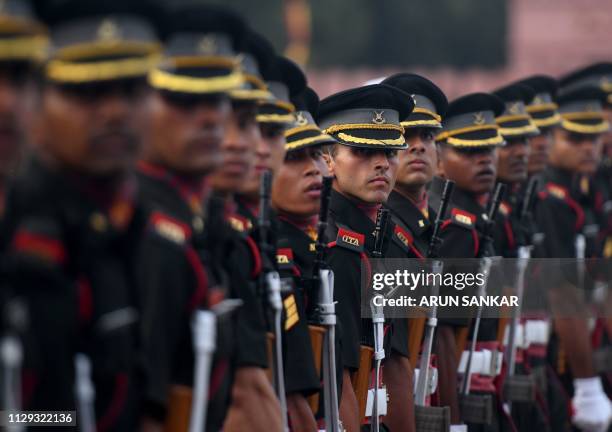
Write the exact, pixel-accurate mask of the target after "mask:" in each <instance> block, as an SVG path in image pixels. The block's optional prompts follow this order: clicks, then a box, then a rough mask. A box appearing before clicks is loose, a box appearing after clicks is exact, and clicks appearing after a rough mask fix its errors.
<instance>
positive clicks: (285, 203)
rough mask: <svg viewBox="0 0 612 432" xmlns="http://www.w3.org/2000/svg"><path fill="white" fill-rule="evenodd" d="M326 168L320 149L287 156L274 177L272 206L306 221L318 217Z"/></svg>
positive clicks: (295, 152) (295, 151)
mask: <svg viewBox="0 0 612 432" xmlns="http://www.w3.org/2000/svg"><path fill="white" fill-rule="evenodd" d="M324 175H327V166H326V165H325V160H324V159H323V152H322V150H321V148H320V147H309V148H304V149H301V150H294V151H291V152H288V153H287V154H286V156H285V162H284V163H283V164H282V166H281V167H280V168H279V169H278V172H277V173H276V175H275V176H274V182H273V185H272V204H273V205H274V207H275V208H276V209H278V210H280V211H281V212H283V213H288V214H291V215H295V216H297V217H299V218H308V217H311V216H314V215H317V214H318V213H319V206H320V204H321V188H322V186H323V183H322V182H323V176H324Z"/></svg>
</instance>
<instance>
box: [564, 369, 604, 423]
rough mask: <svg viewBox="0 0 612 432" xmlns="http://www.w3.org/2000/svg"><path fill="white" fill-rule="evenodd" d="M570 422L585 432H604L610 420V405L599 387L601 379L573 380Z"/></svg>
mask: <svg viewBox="0 0 612 432" xmlns="http://www.w3.org/2000/svg"><path fill="white" fill-rule="evenodd" d="M574 389H575V391H574V398H573V399H572V406H573V408H574V416H573V417H572V422H573V423H574V425H576V427H578V428H579V429H581V430H583V431H585V432H605V431H607V430H608V426H609V425H610V420H612V404H611V403H610V400H609V399H608V397H607V396H606V394H605V393H604V391H603V388H602V386H601V378H599V377H592V378H579V379H575V380H574Z"/></svg>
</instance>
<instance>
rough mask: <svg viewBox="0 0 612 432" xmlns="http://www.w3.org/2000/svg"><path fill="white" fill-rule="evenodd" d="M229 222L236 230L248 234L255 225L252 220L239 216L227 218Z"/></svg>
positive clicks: (232, 215) (234, 215)
mask: <svg viewBox="0 0 612 432" xmlns="http://www.w3.org/2000/svg"><path fill="white" fill-rule="evenodd" d="M227 222H228V223H229V224H230V226H231V227H232V228H233V229H234V230H236V231H238V232H241V233H244V232H248V231H250V230H251V228H253V224H252V223H251V221H250V220H248V219H247V218H245V217H244V216H240V215H238V214H231V215H229V216H228V217H227Z"/></svg>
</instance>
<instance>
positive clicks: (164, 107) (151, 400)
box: [138, 6, 276, 430]
mask: <svg viewBox="0 0 612 432" xmlns="http://www.w3.org/2000/svg"><path fill="white" fill-rule="evenodd" d="M245 32H246V27H245V24H244V23H243V22H242V20H241V19H240V18H239V17H238V16H236V15H235V14H233V13H232V12H229V11H227V10H225V9H220V8H212V7H203V6H188V7H181V8H175V9H173V10H170V11H169V12H168V13H167V14H166V19H165V20H164V26H163V33H164V39H165V42H166V44H165V45H166V46H165V52H164V58H163V61H162V63H161V64H160V65H159V66H158V67H156V68H155V69H154V70H152V71H151V72H150V74H149V84H150V85H151V87H152V88H153V91H151V92H150V94H149V97H148V99H147V104H146V108H147V109H146V119H147V127H146V128H145V131H146V132H145V144H146V145H145V148H144V152H143V155H142V160H141V161H140V162H139V165H138V174H139V181H140V197H141V199H142V201H143V202H145V203H147V204H148V205H149V206H150V216H149V223H148V226H149V227H150V228H151V230H152V231H153V232H154V233H155V234H157V236H151V238H150V239H148V241H147V242H146V243H145V244H144V245H143V246H142V248H141V250H142V260H143V263H142V266H141V268H142V269H143V271H142V272H141V273H142V279H141V284H142V286H143V290H144V292H145V295H144V300H143V303H144V306H145V307H144V309H145V316H144V319H143V331H144V334H145V355H146V358H147V359H149V362H148V363H149V376H150V377H151V379H150V380H149V382H148V383H147V384H148V386H147V387H146V394H145V396H146V405H145V406H146V408H147V413H146V414H147V416H148V419H147V420H148V425H149V426H150V427H152V428H153V427H155V426H156V424H157V423H160V422H161V421H163V420H164V419H165V420H166V422H167V424H169V425H170V426H168V427H170V428H176V427H178V426H176V425H175V423H173V422H174V421H175V420H176V418H175V417H176V413H175V411H174V410H175V408H176V409H177V410H178V409H180V408H178V407H176V406H175V404H177V403H179V402H178V400H177V398H178V397H179V396H178V395H179V394H180V393H179V390H180V387H171V385H175V386H176V385H182V386H187V387H191V385H192V383H193V369H194V360H193V348H192V335H191V333H192V331H191V325H190V323H191V319H192V316H193V312H194V311H195V310H196V308H205V307H212V306H214V305H215V304H216V303H218V302H219V301H220V300H221V299H223V298H224V297H235V298H240V299H241V300H243V302H244V303H245V308H243V309H242V310H241V311H239V312H238V313H237V322H238V325H237V329H238V330H237V334H236V335H234V334H232V332H233V331H234V330H236V329H232V328H231V327H232V326H229V325H222V326H220V327H219V330H218V338H217V344H216V362H215V365H214V366H213V369H212V374H211V377H210V379H211V382H213V383H216V384H214V385H212V387H211V392H210V394H209V399H210V402H209V405H210V406H209V409H208V413H210V415H209V416H208V418H207V421H208V425H207V428H208V429H211V430H219V429H221V427H222V426H223V421H224V419H225V414H226V410H227V408H228V405H229V396H230V395H229V390H230V388H231V386H232V385H235V386H236V387H235V388H240V389H243V392H242V395H243V397H244V399H245V400H246V401H248V404H246V405H242V407H243V408H244V407H245V406H248V405H249V404H251V405H252V404H256V403H261V412H264V413H265V409H266V408H267V405H266V403H262V400H264V401H265V398H262V395H263V396H264V397H265V396H267V397H268V398H269V401H270V403H271V404H272V412H271V413H267V414H272V415H271V417H272V418H273V414H274V413H275V410H276V403H275V400H274V396H273V394H272V392H271V388H270V387H269V385H267V383H266V382H265V377H264V376H263V374H262V370H261V368H262V367H265V366H266V361H265V352H264V351H263V344H264V337H265V334H264V328H263V316H262V312H261V310H260V308H259V307H258V306H259V302H258V300H257V298H256V297H255V295H254V292H253V290H252V289H251V288H249V274H248V273H247V272H246V271H242V270H243V269H244V267H238V266H236V268H233V266H234V265H235V264H236V262H240V261H242V260H244V259H246V260H248V257H249V250H248V248H247V247H246V245H244V244H243V243H242V242H241V240H240V239H239V238H237V236H236V234H235V233H234V232H233V230H231V228H230V227H229V225H227V224H226V223H225V222H224V209H223V203H222V202H220V201H219V200H218V199H214V198H209V196H208V195H209V188H207V187H206V185H205V181H206V178H207V177H208V176H209V175H210V174H211V173H212V172H213V171H214V170H217V169H218V168H219V166H220V163H221V155H220V147H221V142H222V140H223V138H224V135H225V132H226V130H225V125H226V124H228V122H229V120H230V117H231V115H232V106H231V101H230V96H229V94H230V92H231V91H235V90H239V89H241V88H242V86H243V85H244V77H243V75H242V73H241V72H240V66H239V62H238V59H237V54H236V49H237V48H239V47H240V46H241V44H242V40H243V37H244V34H245ZM159 237H161V239H160V238H159ZM164 240H165V241H164ZM168 243H169V244H168ZM230 267H232V268H230ZM170 281H171V282H170ZM170 287H172V289H170ZM243 328H246V329H248V331H241V330H242V329H243ZM258 329H259V331H258ZM237 337H239V338H240V341H241V346H242V348H238V347H237V345H235V344H234V341H235V339H236V338H237ZM258 347H259V348H258ZM258 353H259V359H258V357H257V356H258ZM249 356H250V357H249ZM228 363H229V366H230V367H228ZM249 368H253V372H252V373H249V370H250V369H249ZM257 372H259V373H257ZM234 374H235V375H236V376H237V377H238V378H239V379H237V380H236V382H232V376H233V375H234ZM245 374H246V375H247V376H249V375H255V377H254V378H252V379H253V381H252V382H251V383H250V384H249V383H248V380H246V379H243V378H244V375H245ZM257 377H259V378H260V379H261V382H260V383H259V384H260V386H261V388H258V387H257V386H256V385H253V383H257V381H256V378H257ZM245 381H246V383H245ZM260 391H262V392H263V394H260V393H259V392H260ZM266 391H267V393H266ZM239 409H240V408H239ZM168 410H170V411H171V412H168ZM267 414H263V416H266V415H267ZM186 420H188V419H186ZM262 421H263V422H264V424H267V425H269V423H268V422H269V419H267V418H265V417H263V418H259V417H258V418H255V419H254V424H256V425H259V424H260V423H261V422H262Z"/></svg>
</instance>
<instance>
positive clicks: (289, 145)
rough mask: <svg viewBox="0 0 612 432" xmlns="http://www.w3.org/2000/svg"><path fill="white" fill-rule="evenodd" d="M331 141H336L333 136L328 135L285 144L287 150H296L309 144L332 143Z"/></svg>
mask: <svg viewBox="0 0 612 432" xmlns="http://www.w3.org/2000/svg"><path fill="white" fill-rule="evenodd" d="M330 141H334V138H333V137H332V136H331V135H327V134H323V135H317V136H313V137H310V138H304V139H301V140H297V141H293V142H288V143H287V144H285V150H294V149H296V148H297V147H302V146H305V145H308V144H313V143H317V142H330Z"/></svg>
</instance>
